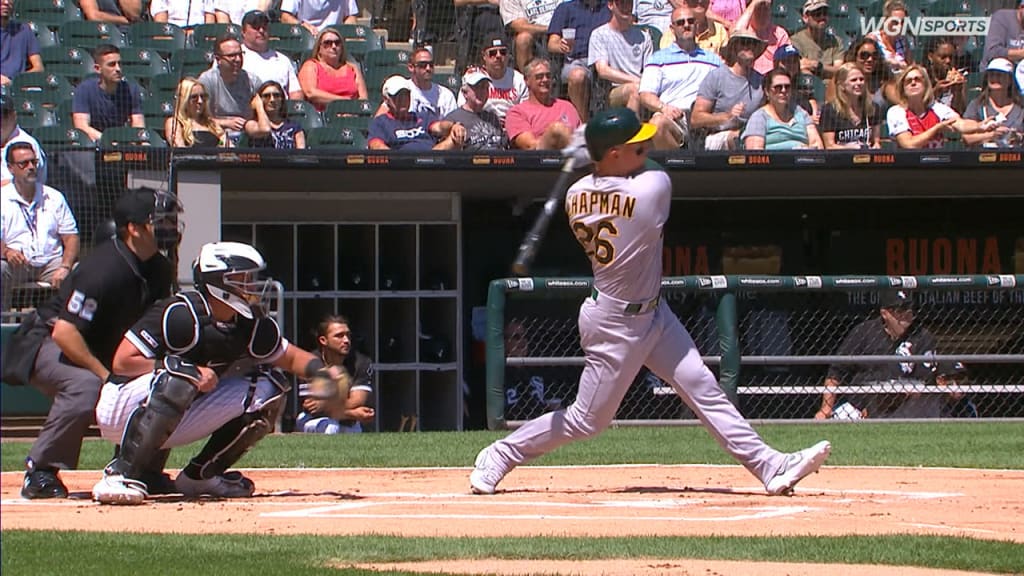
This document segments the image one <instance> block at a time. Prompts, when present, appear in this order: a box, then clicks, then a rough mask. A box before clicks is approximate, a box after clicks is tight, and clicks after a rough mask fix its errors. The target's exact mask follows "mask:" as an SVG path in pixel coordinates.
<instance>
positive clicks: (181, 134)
mask: <svg viewBox="0 0 1024 576" xmlns="http://www.w3.org/2000/svg"><path fill="white" fill-rule="evenodd" d="M164 137H165V138H166V139H167V142H168V143H170V145H171V146H173V147H175V148H230V147H231V140H230V139H229V138H228V137H227V132H225V130H224V128H222V127H221V126H220V124H217V122H216V121H215V120H214V119H213V116H212V115H211V114H210V96H209V95H208V94H207V93H206V88H204V87H203V85H202V84H201V83H200V82H199V80H196V79H195V78H192V77H191V76H186V77H185V78H182V79H181V82H179V83H178V91H177V94H176V95H175V97H174V116H172V117H170V118H168V119H167V120H165V121H164Z"/></svg>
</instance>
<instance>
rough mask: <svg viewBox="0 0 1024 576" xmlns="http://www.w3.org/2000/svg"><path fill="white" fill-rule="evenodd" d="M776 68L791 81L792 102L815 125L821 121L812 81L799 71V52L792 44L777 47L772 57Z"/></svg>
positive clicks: (811, 78)
mask: <svg viewBox="0 0 1024 576" xmlns="http://www.w3.org/2000/svg"><path fill="white" fill-rule="evenodd" d="M772 59H773V60H774V62H775V67H776V68H782V69H783V70H785V71H786V73H787V74H789V77H790V78H791V79H792V80H793V92H792V94H790V98H791V99H792V101H793V102H794V103H795V104H796V105H797V106H799V107H801V108H803V109H804V110H805V111H807V113H808V114H810V115H811V119H812V120H814V123H815V124H817V123H818V120H820V119H821V105H820V104H819V103H818V98H817V96H816V95H815V94H814V79H815V77H814V76H812V75H810V74H803V73H802V72H801V71H800V62H801V60H803V58H801V57H800V51H799V50H797V49H796V47H795V46H793V45H792V44H784V45H782V46H779V48H778V49H777V50H776V51H775V56H773V57H772Z"/></svg>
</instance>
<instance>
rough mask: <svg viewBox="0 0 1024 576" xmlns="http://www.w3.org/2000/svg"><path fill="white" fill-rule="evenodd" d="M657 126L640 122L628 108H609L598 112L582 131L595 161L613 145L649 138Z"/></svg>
mask: <svg viewBox="0 0 1024 576" xmlns="http://www.w3.org/2000/svg"><path fill="white" fill-rule="evenodd" d="M656 131H657V128H655V127H654V125H653V124H647V123H641V122H640V119H639V118H637V117H636V113H634V112H633V111H632V110H630V109H629V108H610V109H608V110H603V111H601V112H598V113H597V114H596V115H595V116H594V117H593V118H591V119H590V122H587V128H586V130H585V131H584V132H583V136H584V138H586V140H587V150H589V151H590V157H591V158H593V159H594V160H595V161H597V160H600V159H601V157H602V156H604V153H605V152H607V151H608V150H609V149H610V148H612V147H614V146H619V145H621V144H632V143H634V142H643V141H644V140H650V139H651V137H652V136H654V133H655V132H656Z"/></svg>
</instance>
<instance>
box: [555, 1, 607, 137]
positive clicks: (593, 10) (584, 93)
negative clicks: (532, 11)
mask: <svg viewBox="0 0 1024 576" xmlns="http://www.w3.org/2000/svg"><path fill="white" fill-rule="evenodd" d="M611 18H612V13H611V11H610V10H608V3H607V2H604V1H603V0H569V1H568V2H563V3H562V4H559V5H558V7H557V8H555V12H554V14H552V15H551V23H550V24H548V52H550V53H552V54H563V55H564V56H565V62H564V63H563V64H562V74H561V75H562V82H565V83H566V84H567V85H568V87H569V101H570V102H572V105H573V106H575V107H576V112H577V113H578V114H579V115H580V120H582V121H584V122H586V121H587V117H588V114H589V108H588V107H589V103H590V68H589V67H588V66H587V53H588V51H589V49H590V33H591V32H593V31H594V28H597V27H598V26H602V25H604V24H607V23H608V21H609V20H611ZM569 30H572V32H571V33H570V32H568V31H569ZM566 34H571V35H572V38H566V37H565V35H566Z"/></svg>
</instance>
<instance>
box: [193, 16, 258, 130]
mask: <svg viewBox="0 0 1024 576" xmlns="http://www.w3.org/2000/svg"><path fill="white" fill-rule="evenodd" d="M213 54H214V57H215V58H216V60H217V65H216V66H215V67H213V68H210V69H209V70H205V71H204V72H203V73H202V74H200V75H199V83H200V84H202V85H203V88H205V89H206V93H207V94H209V96H210V103H209V106H210V113H211V114H212V115H213V120H214V121H215V122H216V123H217V124H219V125H220V127H221V128H223V129H224V130H226V131H227V133H228V139H229V140H231V143H232V144H238V137H239V136H240V135H241V134H242V130H244V129H245V122H246V121H247V120H251V119H252V118H253V114H254V112H253V109H252V105H251V102H252V97H253V95H254V94H256V87H257V86H259V80H258V79H257V78H256V77H255V76H253V75H252V74H250V73H248V72H246V71H245V70H243V69H242V62H243V60H242V59H243V57H244V56H243V53H242V44H241V43H240V42H239V41H238V40H237V39H236V38H235V37H233V36H229V35H224V36H221V37H220V38H217V40H216V42H215V43H214V48H213Z"/></svg>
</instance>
